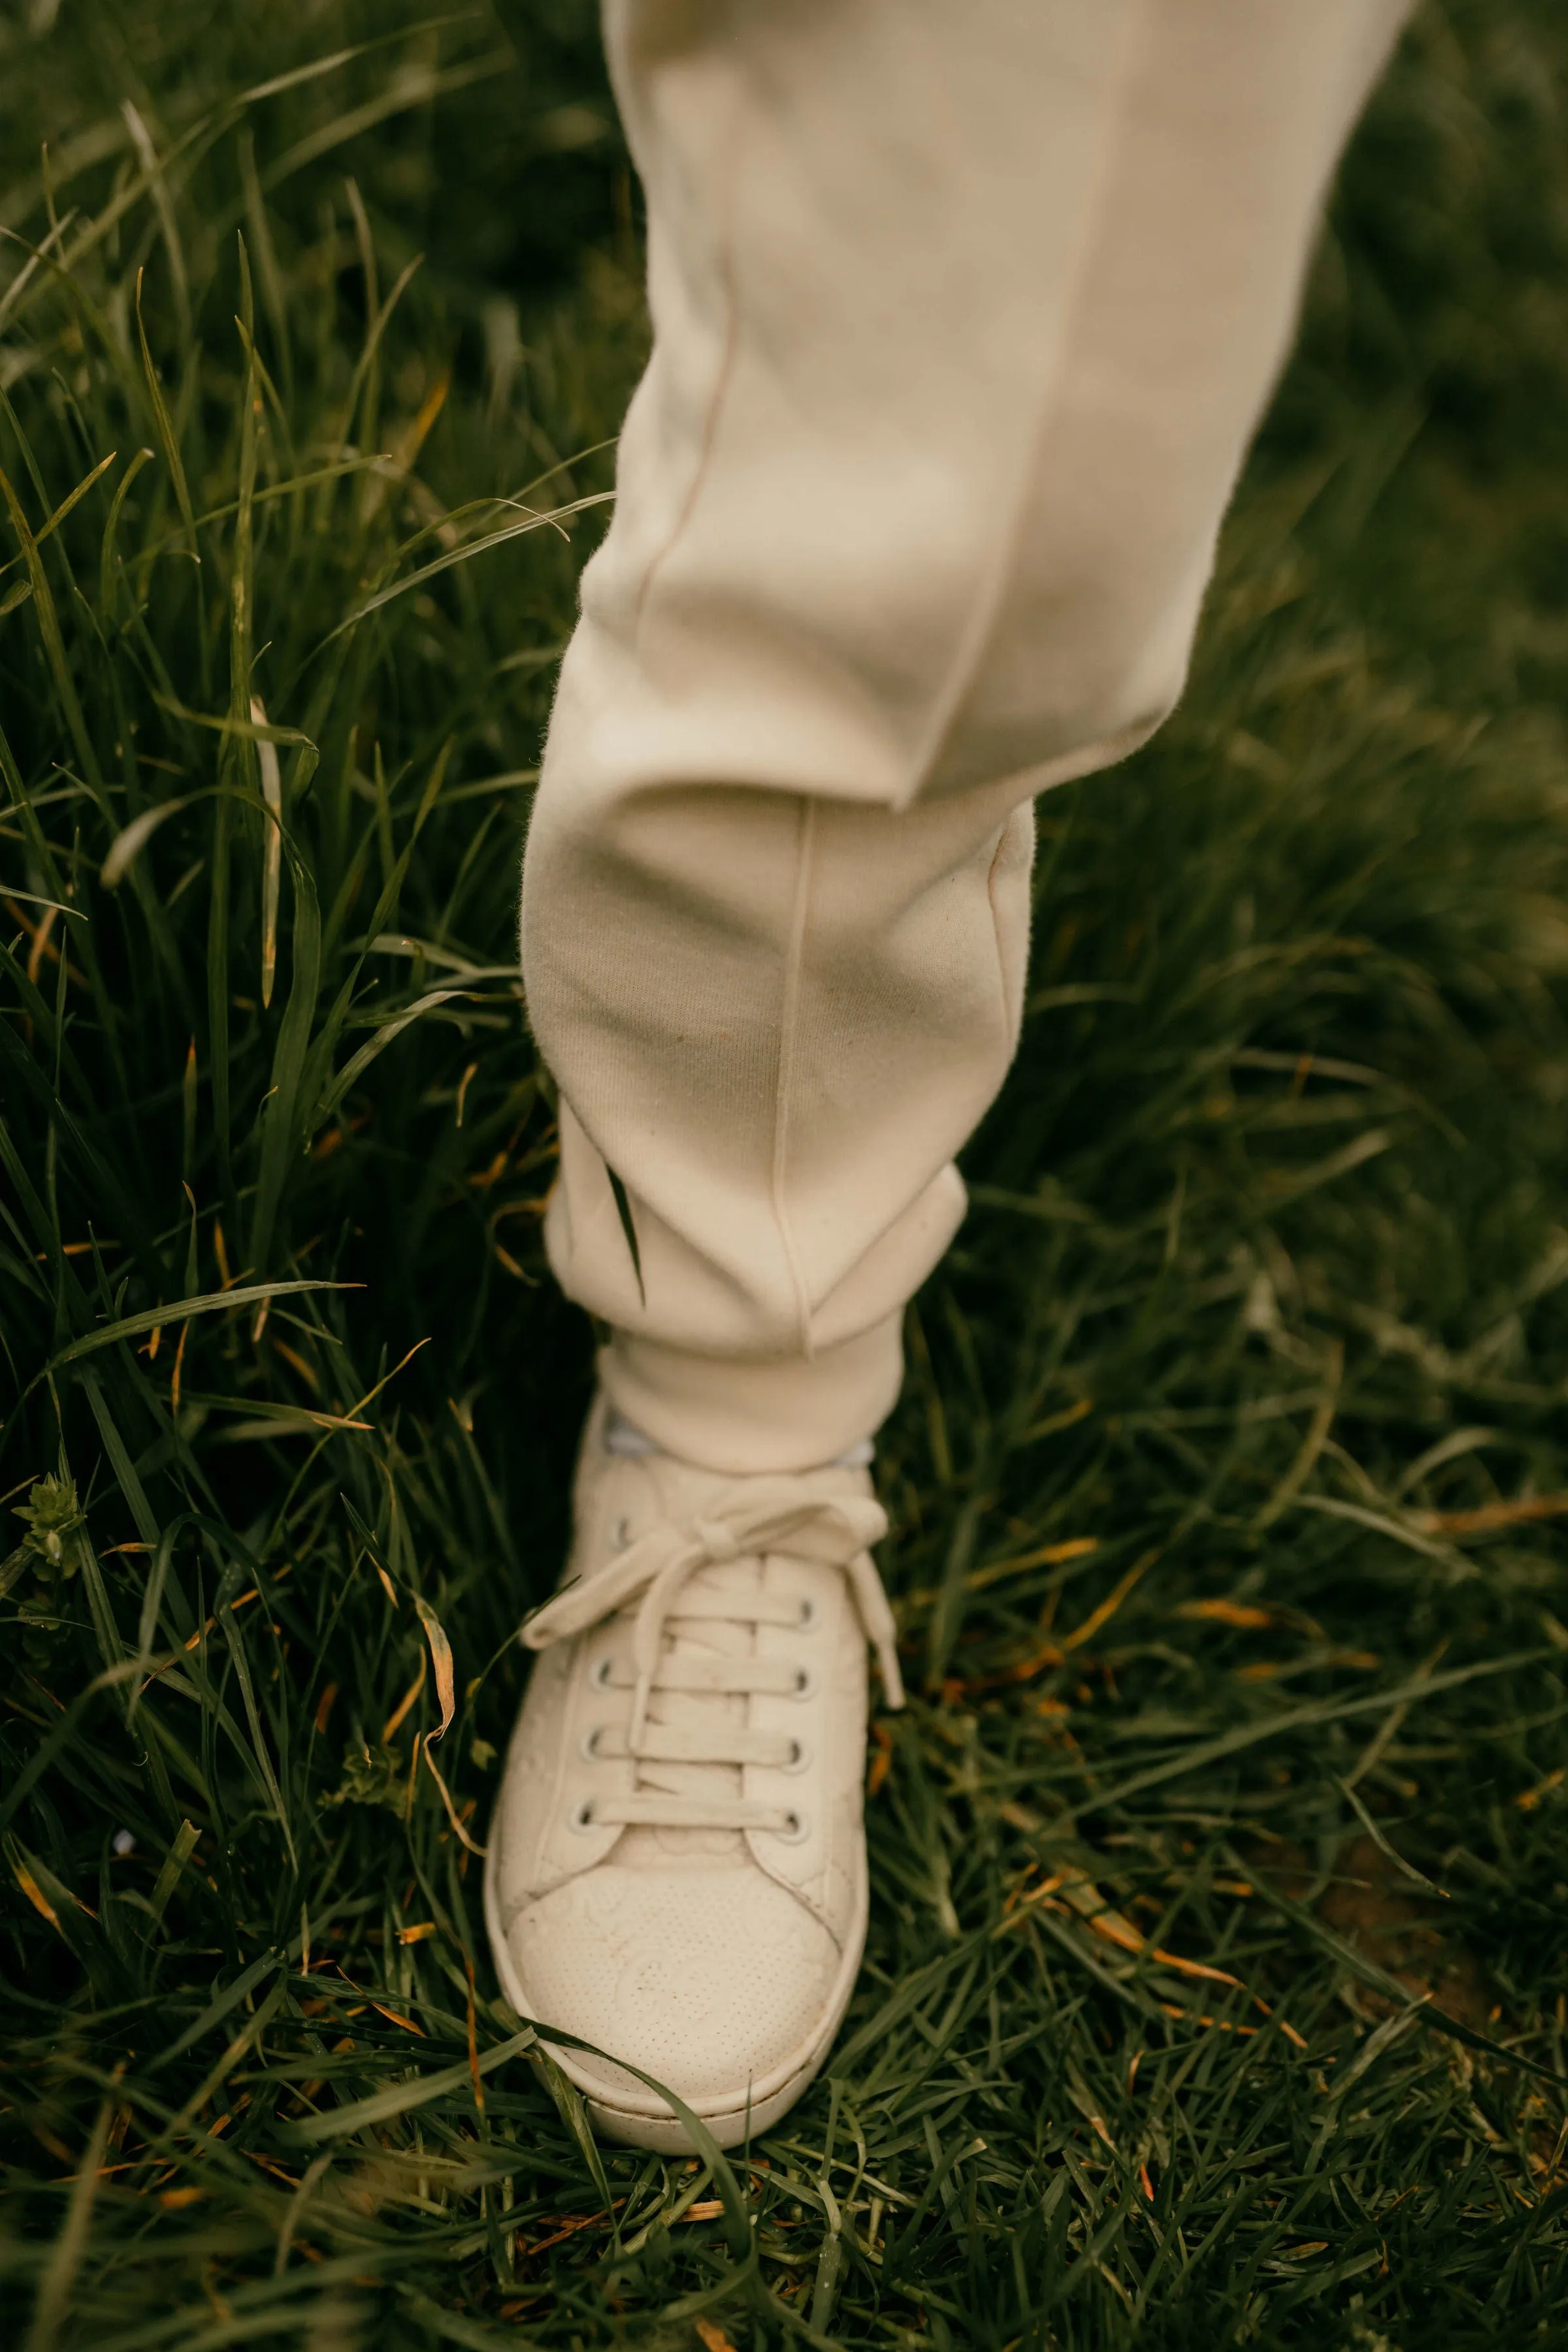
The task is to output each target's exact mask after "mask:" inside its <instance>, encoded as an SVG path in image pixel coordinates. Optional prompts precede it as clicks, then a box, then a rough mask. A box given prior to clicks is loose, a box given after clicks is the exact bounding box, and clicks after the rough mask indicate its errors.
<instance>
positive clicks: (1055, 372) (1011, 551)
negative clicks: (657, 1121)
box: [898, 0, 1150, 808]
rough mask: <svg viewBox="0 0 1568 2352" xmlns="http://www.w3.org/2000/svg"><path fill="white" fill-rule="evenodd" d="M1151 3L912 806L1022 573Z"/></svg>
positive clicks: (925, 746) (908, 795)
mask: <svg viewBox="0 0 1568 2352" xmlns="http://www.w3.org/2000/svg"><path fill="white" fill-rule="evenodd" d="M1149 5H1150V0H1133V5H1132V9H1131V23H1130V24H1129V26H1128V28H1127V31H1126V33H1125V35H1124V36H1123V46H1122V52H1121V58H1119V59H1118V61H1117V66H1116V76H1115V89H1114V93H1113V96H1112V100H1111V103H1110V107H1109V108H1108V109H1107V125H1106V133H1105V137H1104V140H1103V141H1102V142H1101V145H1100V154H1099V156H1098V158H1097V161H1096V174H1095V189H1094V195H1093V198H1092V201H1091V205H1090V211H1089V218H1088V220H1087V221H1086V223H1085V226H1084V232H1083V236H1082V238H1081V240H1080V242H1079V252H1078V258H1077V265H1076V268H1075V269H1074V273H1073V285H1072V291H1071V294H1070V296H1069V298H1068V303H1067V305H1066V310H1065V321H1066V323H1065V325H1064V328H1063V331H1062V335H1061V338H1060V343H1059V347H1058V353H1057V356H1056V359H1055V361H1054V362H1053V363H1052V365H1051V366H1050V367H1049V369H1048V370H1047V375H1046V382H1045V383H1044V385H1043V387H1042V389H1041V394H1040V399H1039V404H1038V406H1037V410H1036V414H1035V416H1034V420H1033V422H1032V424H1031V425H1030V428H1029V434H1028V439H1027V444H1026V452H1025V457H1024V463H1023V467H1022V469H1021V473H1020V477H1019V480H1018V484H1017V488H1016V494H1015V497H1014V499H1013V506H1012V512H1011V514H1010V516H1009V518H1008V520H1007V522H1006V524H1005V528H1004V529H1003V530H1002V531H1001V533H1000V535H999V537H998V540H997V545H996V551H995V554H994V557H993V559H992V562H991V563H990V565H989V567H988V570H987V572H986V573H985V576H984V580H983V582H982V584H981V588H980V593H978V595H977V596H976V598H975V601H974V608H973V618H972V620H971V622H970V624H969V626H968V627H967V629H966V630H965V631H964V633H963V637H962V638H961V640H960V643H959V647H958V651H957V654H956V655H955V656H954V658H953V662H952V668H951V670H950V672H949V674H948V677H947V678H946V679H945V680H944V682H943V685H942V691H941V693H940V694H939V696H938V697H937V700H936V704H935V707H934V709H933V710H932V713H931V722H930V724H929V725H928V726H927V728H926V729H925V730H924V732H923V734H922V736H921V740H920V742H919V744H918V745H917V746H916V749H915V753H914V756H913V758H912V759H911V761H910V768H909V773H908V778H907V781H906V782H905V785H904V789H903V791H902V793H900V796H899V802H898V805H899V806H900V807H902V808H908V807H909V806H910V804H911V803H913V802H915V801H917V800H918V799H919V798H920V796H921V793H922V792H923V791H924V790H925V788H926V787H927V785H929V783H930V782H931V776H932V774H933V773H934V772H935V770H936V767H937V764H938V762H939V761H940V760H941V758H942V753H943V752H944V751H945V750H946V748H947V746H948V744H949V742H950V741H951V740H952V735H953V733H954V730H956V728H957V726H958V724H959V721H960V719H961V718H962V717H963V709H964V706H965V704H966V702H967V700H968V698H969V697H970V695H971V694H972V692H973V688H974V682H975V679H976V677H978V675H979V672H980V667H981V664H982V663H983V661H984V657H985V654H986V650H987V648H988V647H989V646H990V644H991V642H992V640H993V638H994V635H995V631H996V625H997V622H998V619H999V616H1000V614H1001V612H1002V608H1003V604H1004V600H1005V596H1006V593H1007V590H1008V588H1009V586H1010V585H1011V583H1012V582H1013V580H1014V579H1015V577H1016V572H1017V562H1018V550H1019V543H1020V539H1021V535H1022V530H1023V520H1024V515H1025V512H1026V509H1027V507H1028V503H1029V493H1030V491H1031V490H1032V488H1033V487H1034V484H1035V481H1036V478H1037V474H1038V471H1039V463H1040V452H1041V449H1042V447H1043V446H1044V443H1045V439H1046V434H1047V425H1048V424H1049V421H1050V417H1051V413H1052V409H1053V406H1054V403H1055V399H1056V394H1057V393H1058V389H1059V386H1060V380H1061V374H1062V369H1063V363H1064V360H1065V355H1066V353H1067V352H1068V349H1069V348H1070V346H1071V343H1072V332H1071V322H1072V320H1073V318H1074V317H1075V316H1076V314H1077V311H1078V309H1079V302H1080V300H1081V298H1082V295H1083V291H1084V289H1085V287H1086V285H1087V283H1088V281H1089V274H1090V268H1091V265H1092V259H1093V256H1094V253H1095V250H1096V248H1097V247H1098V244H1099V240H1100V230H1101V226H1102V225H1103V220H1104V211H1105V204H1106V198H1107V194H1108V191H1109V188H1110V181H1111V176H1112V174H1111V163H1112V160H1113V158H1114V156H1115V153H1116V152H1117V150H1118V148H1119V146H1120V143H1121V133H1122V128H1123V123H1124V117H1125V101H1126V97H1127V91H1128V89H1129V87H1130V85H1131V80H1132V78H1133V72H1134V68H1135V65H1136V62H1137V59H1138V57H1139V56H1140V54H1141V52H1142V46H1143V43H1142V34H1143V29H1144V27H1145V26H1146V24H1147V21H1148V15H1149Z"/></svg>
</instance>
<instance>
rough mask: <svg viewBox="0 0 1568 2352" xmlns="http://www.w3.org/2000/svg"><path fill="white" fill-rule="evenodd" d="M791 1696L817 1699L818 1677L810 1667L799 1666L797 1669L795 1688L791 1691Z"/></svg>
mask: <svg viewBox="0 0 1568 2352" xmlns="http://www.w3.org/2000/svg"><path fill="white" fill-rule="evenodd" d="M790 1696H791V1698H815V1697H816V1675H815V1674H814V1673H813V1672H812V1670H811V1668H810V1667H809V1666H797V1667H796V1668H795V1688H794V1690H792V1691H791V1693H790Z"/></svg>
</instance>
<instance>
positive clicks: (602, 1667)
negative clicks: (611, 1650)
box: [588, 1656, 612, 1691]
mask: <svg viewBox="0 0 1568 2352" xmlns="http://www.w3.org/2000/svg"><path fill="white" fill-rule="evenodd" d="M611 1663H612V1661H611V1660H610V1659H609V1658H608V1657H607V1656H606V1657H603V1658H601V1659H600V1660H599V1663H598V1664H597V1665H596V1666H595V1668H594V1671H593V1673H592V1674H591V1675H589V1677H588V1687H589V1689H590V1690H596V1691H602V1690H608V1689H609V1687H610V1666H611Z"/></svg>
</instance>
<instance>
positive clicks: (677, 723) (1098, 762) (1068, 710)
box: [522, 0, 1404, 1471]
mask: <svg viewBox="0 0 1568 2352" xmlns="http://www.w3.org/2000/svg"><path fill="white" fill-rule="evenodd" d="M1403 14H1404V5H1403V0H968V5H965V6H963V8H957V7H954V6H953V5H952V0H792V5H789V6H787V7H781V6H779V5H777V0H729V5H721V0H611V5H609V6H608V8H607V10H606V31H607V38H608V44H609V50H610V57H611V62H612V67H613V69H614V72H615V77H616V89H617V92H618V95H619V98H620V101H621V105H622V109H623V111H624V114H625V118H626V126H627V131H628V134H629V137H630V139H631V142H632V146H633V150H634V153H635V156H636V159H637V166H638V169H639V171H640V173H641V174H642V177H643V182H644V184H645V187H646V189H647V207H648V229H649V284H650V296H651V303H652V310H653V319H654V328H655V346H654V354H653V358H652V362H651V363H650V365H649V368H648V371H647V375H646V377H645V379H644V381H643V383H642V384H641V386H640V388H639V390H638V392H637V396H636V399H635V400H634V402H633V404H632V408H631V411H630V414H629V415H628V416H627V419H626V430H625V434H624V436H623V440H622V446H621V452H620V463H619V469H618V493H617V507H616V519H615V521H614V524H613V526H612V528H611V530H610V533H609V536H608V539H607V540H606V542H605V546H604V547H603V548H602V550H601V551H600V552H599V553H598V555H597V556H596V557H595V560H594V562H592V563H591V564H590V566H589V568H588V571H587V572H586V574H585V576H584V608H583V618H582V621H581V624H580V625H579V628H578V630H577V632H576V635H575V636H574V640H573V644H572V646H571V649H570V651H569V653H568V655H567V657H566V661H565V665H564V668H563V676H562V681H561V689H560V695H559V698H558V701H557V705H556V709H555V713H554V718H553V721H552V728H551V733H550V740H549V745H548V749H547V751H546V757H545V763H544V773H543V778H542V784H541V788H540V792H539V796H538V803H537V807H536V810H535V813H534V818H533V824H532V829H531V835H530V841H529V850H528V858H527V865H526V871H525V882H524V901H523V927H522V932H523V961H524V976H525V982H526V986H527V992H528V1001H529V1005H530V1010H531V1018H532V1021H533V1024H534V1028H535V1031H536V1034H537V1036H538V1039H539V1043H540V1046H541V1049H542V1053H543V1055H544V1057H545V1059H546V1061H547V1062H548V1064H549V1066H550V1067H551V1068H552V1071H553V1073H554V1075H555V1076H556V1078H557V1080H558V1082H559V1085H560V1089H561V1097H562V1137H563V1156H562V1175H561V1182H560V1185H559V1187H558V1189H557V1192H556V1195H555V1198H554V1201H553V1202H552V1210H551V1213H550V1219H549V1225H548V1238H549V1245H550V1251H551V1256H552V1263H553V1265H554V1266H555V1269H556V1272H557V1274H558V1276H559V1277H560V1279H561V1281H562V1282H563V1286H565V1288H566V1290H567V1291H568V1292H569V1294H570V1295H571V1296H572V1297H574V1298H577V1299H579V1300H580V1301H581V1302H582V1303H583V1304H584V1306H585V1307H589V1308H591V1309H592V1310H593V1311H594V1312H595V1314H596V1315H598V1316H600V1317H601V1318H603V1319H604V1320H605V1322H606V1323H607V1324H608V1325H610V1326H611V1327H612V1329H613V1331H614V1334H615V1337H614V1339H613V1340H612V1343H611V1345H610V1348H609V1349H608V1350H607V1352H606V1356H605V1363H604V1372H605V1384H606V1386H607V1388H608V1391H609V1393H610V1395H611V1397H612V1398H613V1400H614V1401H615V1402H616V1405H617V1406H618V1407H619V1408H620V1409H621V1411H623V1412H625V1413H626V1416H627V1417H628V1418H629V1419H631V1420H632V1421H634V1422H635V1423H637V1424H638V1425H639V1426H640V1427H641V1428H643V1429H645V1430H646V1431H647V1433H649V1434H650V1435H651V1436H652V1437H654V1438H655V1439H656V1440H657V1441H658V1443H659V1444H661V1445H663V1446H665V1447H667V1448H668V1450H670V1451H671V1452H674V1453H676V1454H680V1455H682V1456H684V1457H685V1458H688V1459H690V1460H693V1461H696V1462H699V1463H702V1464H705V1465H710V1466H712V1467H717V1468H723V1469H731V1470H748V1471H751V1470H763V1469H797V1468H800V1467H803V1466H805V1465H808V1464H810V1463H813V1462H820V1461H822V1460H824V1459H826V1458H827V1457H829V1456H831V1455H832V1454H836V1453H837V1452H838V1451H839V1450H840V1449H841V1448H842V1447H844V1446H846V1445H847V1444H850V1443H852V1442H853V1441H854V1440H856V1439H858V1438H861V1437H863V1436H865V1435H866V1434H867V1433H868V1432H869V1431H870V1430H872V1429H873V1428H874V1427H875V1426H876V1424H877V1423H878V1422H879V1421H880V1420H881V1418H882V1417H883V1415H884V1414H885V1413H886V1412H887V1411H888V1409H889V1406H890V1404H891V1403H892V1401H893V1398H894V1396H895V1394H896V1392H897V1389H898V1385H899V1380H900V1346H899V1329H900V1315H901V1309H902V1307H903V1305H904V1303H905V1301H906V1300H907V1298H908V1297H910V1294H911V1292H912V1291H913V1290H914V1289H915V1288H916V1287H917V1286H918V1285H919V1284H920V1283H921V1280H922V1279H923V1278H924V1276H926V1275H927V1274H928V1273H929V1272H930V1271H931V1267H932V1265H934V1264H935V1262H936V1260H937V1258H938V1257H939V1256H940V1255H941V1254H942V1250H943V1248H944V1247H945V1245H946V1244H947V1242H948V1241H949V1239H950V1238H951V1236H952V1232H953V1230H954V1227H955V1226H956V1224H957V1223H958V1220H959V1218H960V1216H961V1214H962V1212H963V1188H962V1185H961V1184H960V1181H959V1179H958V1176H957V1173H956V1171H955V1170H954V1168H953V1165H952V1159H953V1154H954V1153H955V1151H956V1150H957V1149H958V1148H959V1146H960V1145H961V1144H962V1143H963V1139H964V1138H965V1137H966V1135H967V1134H968V1133H969V1132H970V1130H971V1129H973V1126H974V1124H975V1122H976V1121H977V1119H978V1118H979V1117H980V1115H981V1113H982V1112H983V1111H984V1108H985V1107H986V1105H987V1103H988V1102H989V1101H990V1100H991V1098H992V1097H993V1095H994V1092H995V1090H996V1088H997V1087H998V1086H999V1084H1000V1082H1001V1079H1002V1076H1003V1075H1004V1073H1005V1069H1006V1067H1007V1064H1008V1061H1009V1059H1010V1058H1011V1055H1012V1052H1013V1048H1014V1045H1015V1043H1016V1029H1017V1021H1018V1011H1019V1003H1020V992H1021V988H1022V982H1023V971H1024V963H1025V957H1026V926H1027V903H1028V864H1029V830H1030V828H1029V817H1028V814H1027V806H1026V804H1027V803H1028V801H1029V799H1030V797H1031V796H1032V795H1033V794H1034V793H1037V792H1038V791H1039V790H1041V789H1042V788H1043V787H1044V786H1047V785H1048V784H1051V783H1053V782H1059V781H1061V780H1063V779H1065V778H1068V777H1071V776H1077V775H1080V774H1082V773H1084V772H1087V771H1089V770H1091V769H1094V768H1097V767H1100V766H1103V765H1105V764H1106V763H1107V762H1109V761H1112V760H1114V759H1117V758H1119V757H1121V755H1122V754H1123V753H1125V752H1126V751H1128V750H1130V749H1131V747H1132V746H1134V745H1135V744H1137V743H1139V742H1141V741H1142V740H1143V739H1144V738H1145V737H1146V736H1147V735H1148V734H1149V733H1150V732H1151V730H1152V729H1153V728H1154V727H1155V726H1156V725H1157V724H1158V722H1159V720H1160V719H1162V718H1163V715H1164V714H1165V712H1166V711H1167V710H1168V709H1170V707H1171V705H1172V703H1173V700H1174V699H1175V698H1176V696H1177V694H1178V693H1179V691H1180V688H1181V685H1182V682H1183V677H1184V669H1185V665H1186V661H1187V656H1188V650H1189V646H1190V642H1191V638H1192V634H1193V629H1194V622H1195V618H1196V614H1197V611H1198V606H1199V603H1200V600H1201V597H1202V594H1203V590H1204V586H1205V580H1206V578H1207V574H1208V571H1209V566H1210V562H1211V557H1212V551H1213V547H1214V541H1215V534H1216V531H1217V529H1218V525H1219V521H1220V518H1221V516H1222V514H1223V511H1224V509H1225V505H1226V499H1227V498H1228V496H1229V493H1230V489H1231V487H1232V484H1233V482H1234V479H1235V477H1236V473H1237V467H1238V466H1239V464H1240V461H1241V458H1242V456H1243V454H1244V452H1245V448H1246V446H1247V438H1248V436H1249V435H1250V433H1251V430H1252V428H1253V425H1254V424H1255V422H1256V419H1257V416H1258V411H1259V408H1260V406H1261V404H1262V402H1263V400H1264V398H1265V397H1266V395H1267V393H1268V387H1269V385H1270V383H1271V381H1272V379H1273V376H1274V373H1275V371H1276V369H1277V367H1278V365H1279V361H1280V358H1281V356H1282V353H1283V352H1284V350H1285V347H1286V343H1287V341H1288V337H1289V331H1290V327H1291V322H1292V320H1293V317H1294V312H1295V308H1296V303H1297V298H1298V289H1299V286H1300V278H1301V275H1302V270H1303V267H1304V263H1305V259H1306V256H1307V252H1308V249H1309V246H1310V238H1311V235H1312V231H1313V227H1314V225H1315V221H1316V217H1317V212H1318V206H1319V202H1320V198H1321V192H1322V190H1323V187H1324V184H1325V183H1326V181H1327V178H1328V176H1329V174H1330V173H1331V169H1332V166H1333V163H1334V162H1335V159H1336V157H1337V154H1338V152H1339V149H1340V145H1341V143H1342V139H1343V136H1344V134H1345V131H1346V130H1347V128H1348V126H1349V124H1350V122H1351V121H1352V119H1353V116H1354V114H1355V111H1356V110H1357V108H1358V106H1359V104H1360V102H1361V100H1362V98H1363V94H1364V91H1365V89H1366V87H1367V84H1368V81H1369V79H1370V78H1371V76H1372V74H1373V71H1374V69H1375V68H1376V66H1377V64H1378V62H1379V60H1380V59H1381V58H1382V55H1383V53H1384V49H1385V48H1386V47H1387V45H1388V42H1389V40H1390V39H1391V37H1392V36H1393V33H1394V29H1395V27H1396V26H1397V23H1398V21H1399V19H1400V17H1401V16H1402V15H1403ZM607 1170H613V1171H615V1175H616V1178H617V1179H618V1180H619V1182H620V1185H621V1186H622V1187H623V1188H624V1196H623V1201H622V1202H617V1201H616V1195H615V1189H614V1186H613V1185H612V1182H611V1181H610V1178H609V1176H608V1174H607V1173H606V1171H607ZM623 1209H624V1210H625V1211H626V1212H627V1213H629V1216H630V1220H631V1222H632V1224H633V1227H634V1230H635V1234H636V1240H637V1257H636V1259H635V1260H634V1255H633V1252H632V1249H631V1247H630V1245H629V1244H628V1240H627V1237H626V1231H625V1219H624V1216H623Z"/></svg>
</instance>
